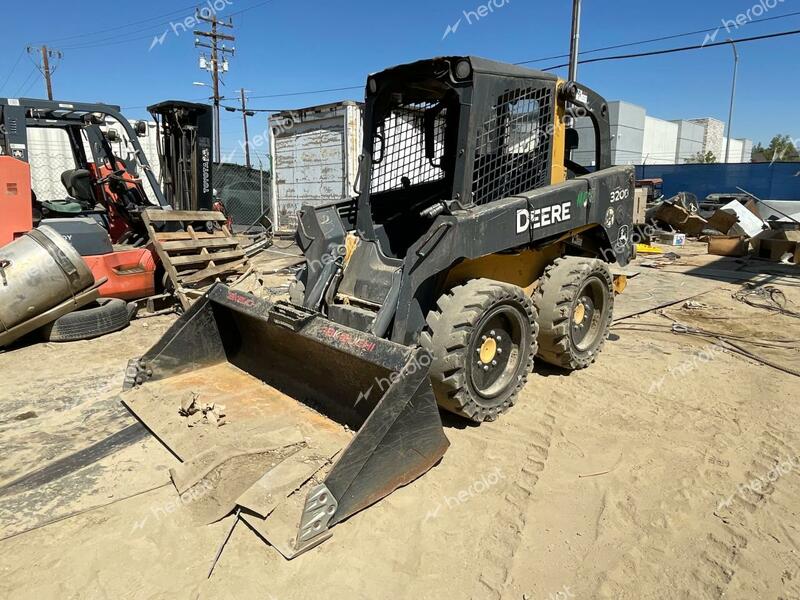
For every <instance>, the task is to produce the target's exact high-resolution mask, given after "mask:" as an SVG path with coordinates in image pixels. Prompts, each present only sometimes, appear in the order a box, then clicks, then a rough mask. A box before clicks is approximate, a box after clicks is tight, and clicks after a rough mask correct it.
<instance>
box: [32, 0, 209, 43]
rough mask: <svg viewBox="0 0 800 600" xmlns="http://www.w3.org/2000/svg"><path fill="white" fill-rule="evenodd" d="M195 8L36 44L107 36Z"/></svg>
mask: <svg viewBox="0 0 800 600" xmlns="http://www.w3.org/2000/svg"><path fill="white" fill-rule="evenodd" d="M195 6H196V4H190V5H189V6H186V7H184V8H180V9H177V10H173V11H170V12H168V13H163V14H161V15H156V16H155V17H150V18H149V19H141V20H139V21H132V22H130V23H126V24H125V25H118V26H117V27H106V28H104V29H102V30H99V31H90V32H86V33H76V34H73V35H67V36H64V37H60V38H52V39H50V40H39V41H38V43H40V44H45V43H46V44H52V43H53V42H61V41H64V40H72V39H76V38H87V37H91V36H93V35H103V34H107V33H109V32H111V31H119V30H120V29H127V28H128V27H132V26H135V25H141V24H142V23H148V22H150V21H157V20H158V19H163V18H164V17H169V16H171V15H176V14H178V13H186V12H187V11H192V10H193V9H194V8H195ZM170 22H171V21H164V22H162V23H161V25H169V23H170ZM149 27H156V25H150V26H149ZM109 39H110V38H109Z"/></svg>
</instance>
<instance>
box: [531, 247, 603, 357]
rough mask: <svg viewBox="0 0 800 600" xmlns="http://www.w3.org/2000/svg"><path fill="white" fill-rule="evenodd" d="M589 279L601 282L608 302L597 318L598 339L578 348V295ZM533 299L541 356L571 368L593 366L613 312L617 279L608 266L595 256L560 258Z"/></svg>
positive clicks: (545, 276)
mask: <svg viewBox="0 0 800 600" xmlns="http://www.w3.org/2000/svg"><path fill="white" fill-rule="evenodd" d="M590 281H599V284H598V286H597V287H598V289H600V290H602V293H603V294H604V297H605V302H604V306H603V307H602V311H599V315H598V317H597V319H598V320H597V325H596V329H595V331H596V338H595V339H594V340H593V341H592V343H590V344H589V346H588V347H586V348H578V346H577V345H576V344H575V341H574V340H573V337H572V335H570V331H571V328H572V326H573V316H574V315H575V308H576V305H577V302H578V300H579V296H578V294H579V293H580V292H581V291H582V290H584V289H585V286H586V285H587V283H589V282H590ZM533 302H534V304H536V308H537V310H538V311H539V354H538V357H539V358H541V359H542V360H544V361H545V362H547V363H549V364H551V365H555V366H557V367H562V368H564V369H569V370H571V371H575V370H578V369H585V368H586V367H588V366H589V365H591V364H592V363H593V362H594V361H595V359H596V358H597V355H598V354H599V353H600V351H601V350H602V349H603V346H604V345H605V342H606V339H608V334H609V329H610V327H611V320H612V318H613V314H614V280H613V278H612V276H611V271H610V270H609V268H608V265H607V264H606V263H605V262H603V261H602V260H599V259H592V258H580V257H574V256H568V257H565V258H558V259H556V260H555V261H554V262H553V264H552V265H550V266H549V267H547V268H546V269H545V272H544V274H543V275H542V277H541V279H540V280H539V286H538V288H537V289H536V291H535V292H534V294H533Z"/></svg>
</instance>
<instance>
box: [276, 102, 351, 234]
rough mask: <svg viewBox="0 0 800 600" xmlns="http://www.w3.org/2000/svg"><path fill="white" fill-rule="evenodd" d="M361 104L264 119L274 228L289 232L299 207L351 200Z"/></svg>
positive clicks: (343, 104)
mask: <svg viewBox="0 0 800 600" xmlns="http://www.w3.org/2000/svg"><path fill="white" fill-rule="evenodd" d="M362 122H363V105H362V104H361V103H359V102H355V101H350V100H348V101H344V102H337V103H334V104H324V105H321V106H314V107H311V108H304V109H298V110H294V111H285V112H281V113H276V114H274V115H272V116H271V117H270V119H269V130H270V154H271V155H272V177H271V179H270V181H271V186H272V190H271V191H272V214H273V216H274V222H275V223H274V226H275V229H276V230H278V231H281V232H290V231H294V229H295V228H296V227H297V211H299V210H300V208H301V207H302V205H303V204H311V205H320V204H326V203H329V202H337V201H339V200H342V199H345V198H351V197H353V196H354V195H355V192H354V191H353V188H354V186H355V184H356V178H357V175H358V157H359V155H360V154H361V146H362V139H363V136H362Z"/></svg>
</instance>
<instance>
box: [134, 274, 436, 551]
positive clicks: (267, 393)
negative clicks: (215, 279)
mask: <svg viewBox="0 0 800 600" xmlns="http://www.w3.org/2000/svg"><path fill="white" fill-rule="evenodd" d="M430 362H431V357H430V355H429V354H428V353H427V352H426V351H424V350H422V349H420V348H410V347H407V346H402V345H399V344H396V343H393V342H390V341H388V340H384V339H380V338H376V337H375V336H372V335H370V334H367V333H363V332H361V331H357V330H354V329H350V328H348V327H344V326H342V325H339V324H336V323H333V322H331V321H329V320H327V319H326V318H324V317H323V316H322V315H320V314H319V313H316V312H313V311H310V310H308V309H305V308H303V307H298V306H295V305H292V304H289V303H283V302H278V303H272V302H269V301H266V300H263V299H260V298H257V297H255V296H252V295H250V294H247V293H242V292H238V291H234V290H232V289H229V288H228V287H226V286H225V285H222V284H217V285H215V286H214V287H213V288H212V289H211V290H209V292H208V293H207V294H206V295H205V296H204V297H203V298H201V299H200V300H198V301H197V302H196V303H195V304H194V305H193V306H192V307H191V308H190V309H189V310H188V311H187V312H186V313H185V314H184V315H183V316H182V317H181V318H180V319H179V320H178V321H177V322H176V323H175V324H174V325H173V326H172V327H171V328H170V329H169V330H168V331H167V333H166V334H165V335H164V336H163V337H162V339H161V340H160V341H159V342H158V343H157V344H156V345H155V346H154V347H153V348H151V349H150V350H149V351H148V352H147V353H146V354H145V355H144V356H142V357H141V358H140V359H135V360H132V361H131V363H130V365H129V367H128V371H127V373H126V379H125V388H126V391H125V392H124V393H123V396H122V399H123V402H124V403H125V404H126V406H128V408H129V409H130V410H131V411H132V412H133V413H134V414H135V415H136V416H137V417H138V418H139V419H140V420H141V421H142V422H143V423H144V425H145V426H146V427H148V428H149V429H150V431H151V432H152V433H153V434H154V435H155V436H156V437H158V439H159V440H160V441H161V442H162V443H163V444H164V445H165V446H167V448H168V449H170V451H172V452H173V453H174V454H175V455H176V456H177V457H178V458H179V459H180V460H181V461H182V462H183V463H184V464H183V465H181V467H182V468H184V472H182V473H177V474H176V473H174V472H173V481H174V482H175V484H176V487H178V491H179V492H181V493H183V491H184V490H186V489H189V488H190V487H192V485H193V484H197V483H198V482H199V481H201V480H203V479H204V478H205V479H206V480H207V481H208V482H210V483H208V487H214V485H218V484H220V482H222V481H226V482H228V484H227V490H226V491H225V492H224V493H222V492H221V493H219V494H217V496H215V500H214V504H213V510H211V511H210V512H208V514H207V515H206V516H208V515H212V516H211V518H219V517H222V516H224V515H225V514H227V513H229V512H230V511H231V510H234V509H235V508H237V507H238V508H239V509H240V511H241V512H240V514H242V515H243V517H244V518H245V519H246V520H247V521H248V523H249V524H250V525H251V526H252V528H253V529H255V530H256V531H257V532H258V533H259V534H260V535H261V536H262V537H264V538H265V539H266V540H267V541H268V542H269V543H270V544H272V545H273V546H275V547H276V548H277V549H278V550H279V551H280V552H281V553H282V554H283V555H284V556H285V557H286V558H293V557H294V556H296V555H297V554H299V553H301V552H303V551H305V550H308V549H310V548H312V547H314V546H315V545H317V544H319V543H320V542H322V541H324V540H325V539H327V538H328V537H330V535H331V534H330V532H329V528H330V527H331V526H333V525H335V524H337V523H339V522H341V521H342V520H344V519H346V518H348V517H349V516H351V515H353V514H354V513H356V512H358V511H360V510H362V509H363V508H366V507H368V506H369V505H371V504H373V503H374V502H377V501H378V500H380V499H381V498H383V497H385V496H387V495H388V494H390V493H391V492H392V491H394V490H395V489H397V488H398V487H400V486H403V485H405V484H407V483H409V482H411V481H413V480H414V479H416V478H417V477H419V476H420V475H422V474H423V473H425V472H426V471H427V470H428V469H430V468H431V467H432V466H433V465H434V464H436V462H438V460H439V459H440V458H441V457H442V455H443V454H444V452H445V451H446V449H447V447H448V445H449V442H448V441H447V438H446V437H445V435H444V431H443V429H442V423H441V418H440V415H439V410H438V408H437V404H436V400H435V398H434V394H433V390H432V388H431V384H430V381H429V377H428V367H429V365H430ZM190 404H194V405H195V406H198V405H200V406H204V407H205V408H206V409H207V410H209V411H210V413H211V414H209V415H208V416H213V418H212V420H211V421H213V422H209V421H208V420H207V419H206V420H203V421H202V422H195V423H191V422H189V420H188V419H187V417H186V415H187V412H189V411H187V408H188V405H190ZM213 407H216V408H213ZM220 413H224V415H225V416H224V420H225V421H224V424H223V422H221V421H219V419H218V415H219V414H220ZM198 415H199V413H198ZM198 415H195V418H197V416H198ZM259 461H260V462H259ZM231 465H238V467H236V469H234V470H235V471H236V473H238V476H235V475H234V476H232V475H231V473H230V472H228V473H227V474H226V473H224V470H225V469H224V467H225V466H227V467H228V471H231V469H233V467H232V466H231ZM187 469H188V470H187ZM203 489H207V488H203ZM198 503H199V501H198ZM207 520H210V519H207ZM287 540H290V541H287Z"/></svg>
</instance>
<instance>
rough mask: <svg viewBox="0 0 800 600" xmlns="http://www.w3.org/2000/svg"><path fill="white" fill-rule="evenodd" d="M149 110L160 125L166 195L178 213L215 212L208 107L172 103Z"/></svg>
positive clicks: (211, 121)
mask: <svg viewBox="0 0 800 600" xmlns="http://www.w3.org/2000/svg"><path fill="white" fill-rule="evenodd" d="M147 110H148V111H149V112H150V114H152V115H153V118H154V119H155V120H156V122H157V123H158V127H159V132H158V158H159V161H160V163H161V178H162V181H163V190H164V195H165V196H166V198H167V201H168V202H169V204H170V205H172V207H173V208H174V209H175V210H204V209H205V210H211V209H212V208H213V204H214V187H213V176H212V165H211V152H212V147H213V137H214V134H213V118H212V111H211V107H210V106H208V105H206V104H195V103H191V102H180V101H174V100H168V101H165V102H160V103H159V104H154V105H152V106H149V107H148V108H147Z"/></svg>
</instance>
